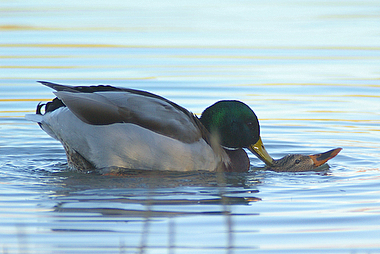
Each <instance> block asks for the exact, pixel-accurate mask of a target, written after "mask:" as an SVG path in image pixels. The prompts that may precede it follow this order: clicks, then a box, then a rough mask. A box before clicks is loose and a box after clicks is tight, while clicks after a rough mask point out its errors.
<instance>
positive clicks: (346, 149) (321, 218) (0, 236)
mask: <svg viewBox="0 0 380 254" xmlns="http://www.w3.org/2000/svg"><path fill="white" fill-rule="evenodd" d="M379 9H380V4H379V3H378V1H303V2H298V1H274V2H271V3H266V2H260V3H259V2H254V1H235V2H233V1H208V2H204V1H192V2H188V1H169V0H167V1H159V2H150V1H137V2H136V1H116V0H115V1H107V2H96V3H94V2H93V1H65V2H62V3H59V2H51V1H28V2H25V1H1V2H0V12H1V16H0V62H1V64H0V66H1V67H0V78H1V79H0V229H1V230H0V251H1V252H2V253H195V252H196V253H380V191H379V182H380V169H379V165H380V163H379V162H380V156H379V155H380V138H379V137H380V135H379V134H380V127H379V124H380V117H379V115H380V113H379V112H380V100H379V99H380V83H379V80H380V72H379V66H380V45H379V42H380V28H379V27H380V25H379V24H380V23H379ZM36 80H49V81H53V82H58V83H63V84H100V83H102V84H112V85H116V86H124V87H131V88H136V89H142V90H148V91H151V92H153V93H157V94H160V95H162V96H164V97H167V98H169V99H171V100H173V101H175V102H176V103H178V104H180V105H182V106H184V107H186V108H188V109H189V110H191V111H193V112H194V113H197V114H199V113H201V112H202V110H203V109H204V108H205V107H207V106H208V105H210V104H212V103H214V102H215V101H217V100H220V99H239V100H242V101H244V102H246V103H247V104H249V105H250V106H251V107H252V108H253V109H254V111H255V112H256V114H257V115H258V117H259V119H260V123H261V126H262V130H261V131H262V138H263V141H264V144H265V145H266V148H267V150H268V151H269V153H270V154H271V155H272V156H273V157H275V158H280V157H282V156H284V155H286V154H288V153H303V154H311V153H319V152H323V151H326V150H328V149H331V148H335V147H343V150H342V152H341V153H340V154H339V155H338V156H337V157H336V158H334V159H333V160H331V161H330V162H329V164H330V169H329V170H328V171H323V172H308V173H274V172H269V171H264V170H261V169H260V167H261V166H262V163H261V162H260V161H259V160H258V159H257V158H256V157H254V156H252V155H250V159H251V164H252V169H251V171H250V172H249V173H246V174H228V175H224V176H220V175H215V174H212V173H197V172H194V173H165V174H162V173H160V174H158V173H157V172H132V173H131V174H130V175H126V176H123V177H112V176H103V175H97V174H82V173H78V172H72V171H70V170H68V169H67V168H66V164H65V163H66V158H65V154H64V151H63V148H62V147H61V145H60V144H59V143H58V142H56V141H54V140H52V139H51V138H50V137H49V136H48V135H47V134H45V133H44V132H43V131H42V130H40V129H39V127H38V125H36V124H34V123H31V122H28V121H26V120H25V119H24V117H23V116H24V115H25V114H27V113H31V112H33V111H34V110H35V107H36V105H37V103H38V102H40V101H47V100H50V99H51V98H53V94H52V93H51V91H50V90H49V89H48V88H46V87H43V86H41V85H39V84H38V83H36V82H35V81H36Z"/></svg>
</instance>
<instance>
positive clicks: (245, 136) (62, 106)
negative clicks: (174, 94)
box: [26, 81, 273, 172]
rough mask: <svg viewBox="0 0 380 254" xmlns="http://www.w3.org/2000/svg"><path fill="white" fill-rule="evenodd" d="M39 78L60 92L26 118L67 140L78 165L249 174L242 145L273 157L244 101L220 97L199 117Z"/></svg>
mask: <svg viewBox="0 0 380 254" xmlns="http://www.w3.org/2000/svg"><path fill="white" fill-rule="evenodd" d="M39 82H40V83H41V84H43V85H45V86H48V87H50V88H52V89H54V90H55V92H54V94H55V95H56V96H57V97H56V98H55V99H54V100H52V101H51V102H48V103H47V104H39V105H38V106H37V110H36V114H32V115H27V116H26V118H27V119H29V120H32V121H35V122H37V123H38V124H39V125H40V127H41V128H42V129H43V130H44V131H45V132H46V133H47V134H49V135H50V136H52V137H53V138H55V139H56V140H58V141H60V142H61V143H62V145H63V147H64V149H65V152H66V155H67V161H68V165H69V166H70V167H72V168H75V169H78V170H83V171H88V170H94V169H102V170H103V169H107V168H124V169H146V170H174V171H191V170H207V171H215V170H223V171H228V172H230V171H234V172H246V171H248V170H249V166H250V163H249V158H248V155H247V153H246V152H245V151H244V150H243V148H247V149H249V150H250V151H251V152H252V153H253V154H255V155H256V156H257V157H258V158H259V159H261V160H262V161H264V162H265V163H266V164H267V165H271V164H272V163H273V159H272V157H271V156H270V155H269V154H268V152H267V151H266V149H265V147H264V145H263V143H262V140H261V138H260V126H259V121H258V119H257V117H256V115H255V113H254V112H253V111H252V109H251V108H250V107H248V106H247V105H246V104H244V103H243V102H240V101H236V100H224V101H219V102H216V103H215V104H213V105H212V106H210V107H208V108H206V109H205V110H204V111H203V113H202V115H201V117H200V118H198V117H197V116H196V115H194V114H192V113H191V112H189V111H188V110H186V109H185V108H183V107H181V106H179V105H177V104H175V103H174V102H172V101H170V100H167V99H165V98H163V97H160V96H158V95H155V94H152V93H149V92H145V91H139V90H133V89H127V88H118V87H113V86H108V85H107V86H104V85H99V86H66V85H59V84H54V83H50V82H44V81H39ZM43 106H45V112H44V113H42V110H41V109H42V108H43Z"/></svg>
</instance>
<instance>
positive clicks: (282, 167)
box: [265, 148, 342, 172]
mask: <svg viewBox="0 0 380 254" xmlns="http://www.w3.org/2000/svg"><path fill="white" fill-rule="evenodd" d="M341 150H342V148H335V149H332V150H329V151H327V152H324V153H319V154H313V155H302V154H289V155H286V156H284V157H283V158H281V159H278V160H273V164H272V165H270V166H266V168H265V169H268V170H273V171H276V172H305V171H311V170H315V169H317V168H318V167H320V166H322V165H323V164H325V163H326V162H327V161H328V160H330V159H332V158H334V157H335V156H336V155H337V154H338V153H339V152H340V151H341Z"/></svg>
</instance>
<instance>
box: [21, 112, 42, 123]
mask: <svg viewBox="0 0 380 254" xmlns="http://www.w3.org/2000/svg"><path fill="white" fill-rule="evenodd" d="M25 119H26V120H29V121H32V122H36V123H41V122H42V119H43V115H40V114H26V115H25Z"/></svg>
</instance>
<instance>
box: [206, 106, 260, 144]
mask: <svg viewBox="0 0 380 254" xmlns="http://www.w3.org/2000/svg"><path fill="white" fill-rule="evenodd" d="M200 120H201V122H202V124H203V125H204V126H205V127H206V129H207V130H208V131H209V132H210V133H211V135H217V136H218V138H219V140H220V144H221V145H222V146H225V147H229V148H243V147H249V146H250V145H251V144H255V143H256V142H257V141H258V140H259V138H260V126H259V121H258V120H257V117H256V115H255V113H254V112H253V111H252V109H251V108H250V107H248V106H247V105H246V104H244V103H243V102H240V101H219V102H217V103H215V104H213V105H212V106H210V107H208V108H206V109H205V111H203V113H202V116H201V119H200Z"/></svg>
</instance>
